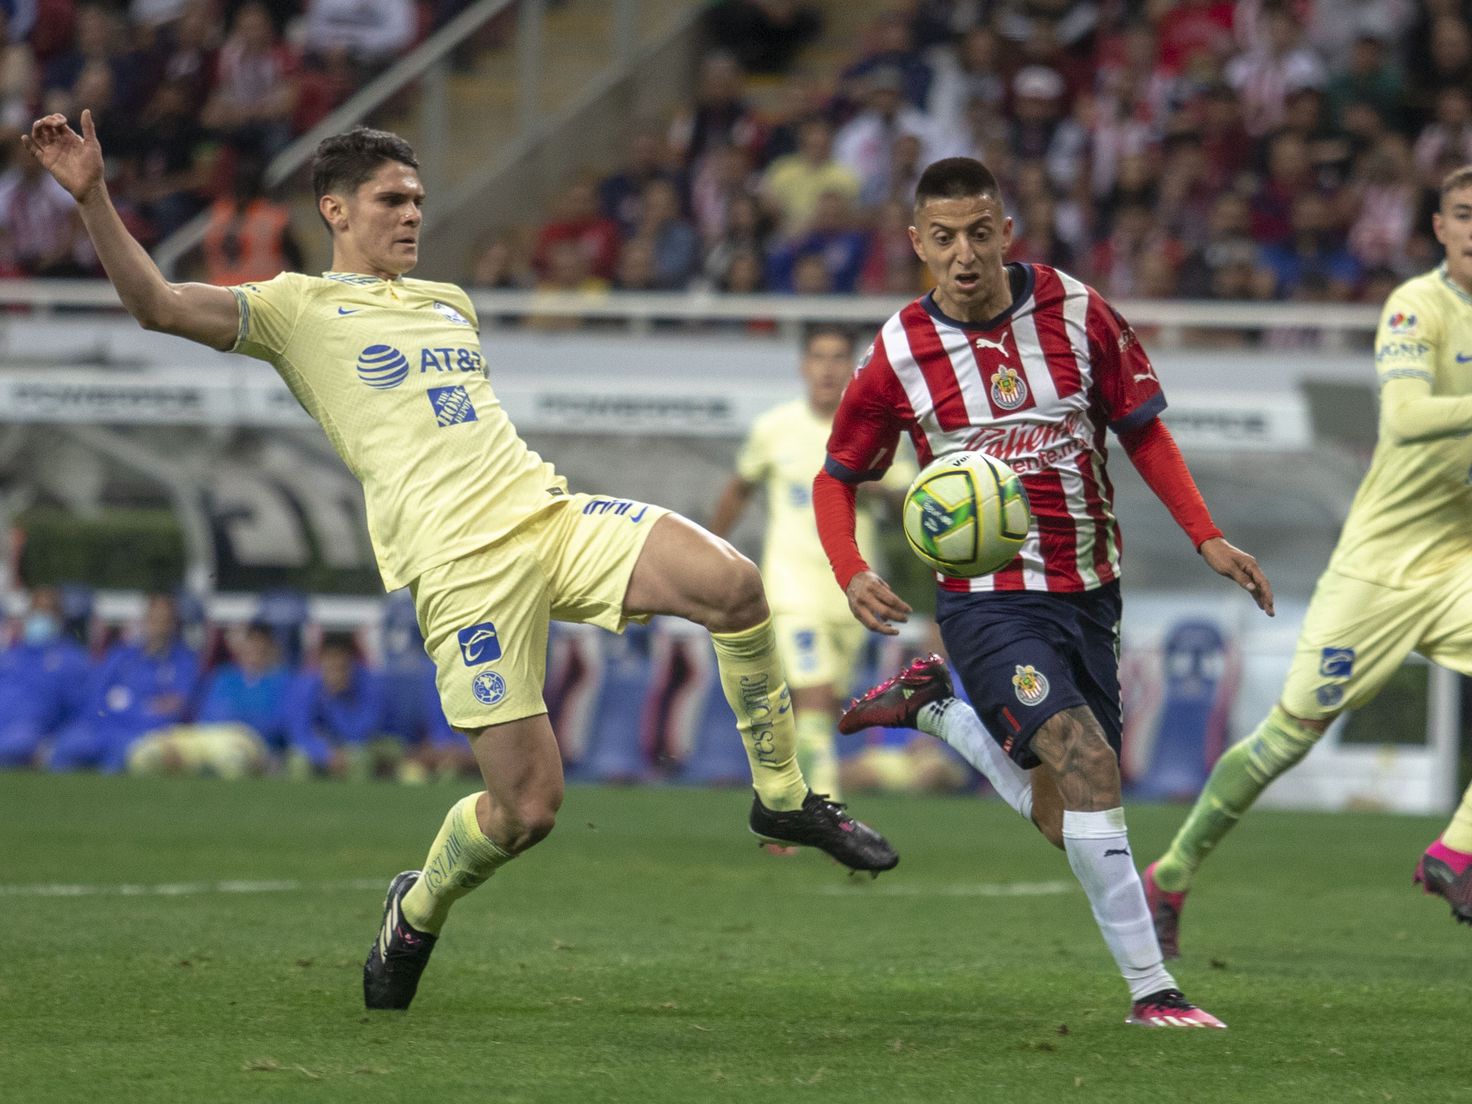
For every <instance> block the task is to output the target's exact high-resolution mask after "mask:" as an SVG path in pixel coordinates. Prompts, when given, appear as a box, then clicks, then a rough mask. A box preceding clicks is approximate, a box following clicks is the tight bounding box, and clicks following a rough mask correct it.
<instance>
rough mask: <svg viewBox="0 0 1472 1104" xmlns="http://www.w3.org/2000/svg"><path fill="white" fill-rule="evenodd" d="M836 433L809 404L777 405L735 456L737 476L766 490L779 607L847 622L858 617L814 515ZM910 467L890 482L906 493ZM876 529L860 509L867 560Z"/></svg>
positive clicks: (766, 551)
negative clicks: (817, 482) (837, 581)
mask: <svg viewBox="0 0 1472 1104" xmlns="http://www.w3.org/2000/svg"><path fill="white" fill-rule="evenodd" d="M831 430H832V422H830V421H829V420H828V419H826V418H822V417H819V416H818V415H817V414H815V413H813V409H812V407H811V406H809V405H808V403H807V400H806V399H797V400H794V401H793V402H789V403H783V404H782V405H781V406H777V407H773V408H772V409H771V410H768V411H767V412H766V413H764V414H762V415H761V416H760V417H759V418H757V419H756V421H755V422H753V423H752V427H751V432H750V433H749V434H747V437H746V440H745V442H744V443H743V444H742V446H741V451H740V452H739V453H738V454H737V457H736V474H737V475H739V476H740V477H741V478H742V479H743V480H745V481H746V482H747V483H753V484H760V485H761V486H762V488H763V489H764V491H765V493H766V499H767V526H766V538H765V540H764V542H763V547H762V580H763V582H764V583H765V584H766V588H767V600H768V602H770V603H771V606H772V609H773V610H775V611H776V612H778V613H786V614H798V615H807V616H812V617H816V618H819V619H821V620H825V621H843V622H847V621H849V620H850V619H851V618H852V616H853V615H852V614H851V613H850V612H849V608H848V599H847V597H845V595H844V593H843V591H841V590H840V589H838V587H837V586H835V585H834V583H833V572H832V570H830V568H829V567H828V557H827V555H826V554H825V553H824V552H823V545H822V543H821V542H820V541H819V539H818V524H817V520H816V518H815V517H814V515H813V477H814V476H815V475H817V474H818V471H819V470H820V469H821V468H822V466H823V457H824V453H825V449H826V446H827V443H828V434H829V433H830V432H831ZM904 468H905V465H898V466H896V467H895V468H893V469H891V473H890V475H889V476H888V477H887V478H886V482H887V484H888V485H890V486H894V485H895V480H897V479H898V480H901V482H900V483H899V487H900V489H903V488H904V486H906V485H907V482H908V474H907V473H906V472H905V470H903V469H904ZM910 474H912V473H910ZM875 532H876V524H875V520H874V517H873V514H872V512H871V511H869V510H867V509H860V510H859V511H858V517H857V519H856V525H855V536H856V538H857V540H858V543H859V548H860V550H861V551H863V553H864V555H865V556H869V555H870V554H871V553H872V552H873V550H874V547H875V544H876V541H875Z"/></svg>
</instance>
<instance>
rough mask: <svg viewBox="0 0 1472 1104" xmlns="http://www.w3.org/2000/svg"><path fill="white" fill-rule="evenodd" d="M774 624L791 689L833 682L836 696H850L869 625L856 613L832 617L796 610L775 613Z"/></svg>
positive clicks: (829, 684) (803, 688)
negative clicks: (830, 618) (859, 619)
mask: <svg viewBox="0 0 1472 1104" xmlns="http://www.w3.org/2000/svg"><path fill="white" fill-rule="evenodd" d="M772 627H773V628H774V629H775V630H776V633H777V652H778V654H779V655H780V656H781V657H782V669H783V671H785V672H786V674H787V685H788V687H789V688H790V689H793V690H806V689H807V688H809V687H811V686H831V687H833V693H834V695H835V696H837V697H845V696H847V694H848V692H849V690H851V689H852V688H853V678H854V665H855V664H856V663H857V662H858V657H859V652H860V651H861V650H862V649H863V647H864V639H865V637H866V636H867V635H868V632H869V630H868V629H866V628H864V626H863V625H861V624H859V623H858V622H857V621H855V620H854V619H853V618H852V617H845V618H844V619H843V620H841V621H830V620H820V619H817V618H813V617H805V616H802V615H801V614H795V613H774V614H773V615H772Z"/></svg>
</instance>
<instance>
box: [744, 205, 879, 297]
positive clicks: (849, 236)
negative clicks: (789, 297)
mask: <svg viewBox="0 0 1472 1104" xmlns="http://www.w3.org/2000/svg"><path fill="white" fill-rule="evenodd" d="M866 244H867V243H866V241H865V238H864V234H863V233H862V231H860V230H859V229H858V227H857V226H856V225H855V223H854V217H853V208H852V205H851V204H850V203H849V201H848V198H847V197H846V196H845V195H844V194H843V193H841V192H824V193H823V194H822V195H821V196H819V197H818V206H817V208H816V210H815V211H814V212H813V217H812V219H811V220H810V221H809V223H808V228H807V230H805V231H804V232H802V233H800V234H798V235H796V236H795V237H791V238H786V239H783V240H780V241H779V242H778V243H777V244H776V245H775V246H774V247H773V248H772V251H771V256H770V258H769V259H768V262H767V287H768V288H769V289H770V290H771V291H787V292H797V293H798V294H802V293H801V292H799V291H798V284H799V281H798V276H797V271H798V267H799V266H800V265H802V264H804V263H805V262H807V261H808V260H809V259H810V258H817V259H818V261H819V262H820V263H821V264H822V266H823V269H824V271H825V272H826V274H827V279H826V280H824V281H822V284H823V285H824V291H823V294H827V293H829V292H842V293H852V292H853V291H854V290H855V289H856V288H857V286H858V282H859V268H860V266H861V265H862V264H863V262H864V248H865V245H866ZM810 275H811V274H810Z"/></svg>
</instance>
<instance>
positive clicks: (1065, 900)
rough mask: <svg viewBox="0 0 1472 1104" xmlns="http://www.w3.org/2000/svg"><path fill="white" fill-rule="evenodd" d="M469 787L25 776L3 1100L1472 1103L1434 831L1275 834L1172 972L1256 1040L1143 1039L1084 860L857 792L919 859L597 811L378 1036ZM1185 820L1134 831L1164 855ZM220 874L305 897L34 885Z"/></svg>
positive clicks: (6, 853)
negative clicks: (379, 989) (388, 941)
mask: <svg viewBox="0 0 1472 1104" xmlns="http://www.w3.org/2000/svg"><path fill="white" fill-rule="evenodd" d="M464 792H465V787H463V786H459V787H450V788H444V787H419V788H412V787H390V786H371V785H360V786H352V785H329V784H318V785H297V786H293V785H289V784H286V783H280V782H275V781H264V782H252V783H237V784H233V785H232V784H227V783H213V782H181V781H168V780H132V779H100V778H92V777H61V778H55V777H38V776H31V775H0V837H3V849H0V907H3V909H4V915H5V919H6V923H5V931H6V940H5V952H4V960H3V966H0V1085H3V1086H4V1089H3V1093H0V1095H3V1096H4V1097H5V1099H9V1100H16V1101H22V1100H24V1101H74V1100H76V1101H81V1100H86V1101H89V1102H90V1101H96V1100H101V1099H105V1100H108V1101H147V1102H150V1104H158V1102H160V1101H176V1100H177V1101H199V1100H210V1101H237V1100H240V1101H245V1100H251V1101H254V1100H304V1101H356V1100H370V1099H371V1100H373V1101H394V1100H406V1101H414V1102H416V1104H429V1102H435V1101H458V1100H491V1101H497V1102H498V1104H517V1102H522V1101H527V1102H531V1101H538V1102H540V1101H569V1102H579V1104H583V1102H599V1101H637V1102H639V1104H658V1102H662V1101H671V1102H674V1101H679V1102H681V1104H688V1102H697V1104H698V1102H703V1101H724V1100H743V1101H744V1100H751V1101H758V1100H760V1101H774V1100H780V1101H784V1102H785V1101H804V1100H810V1101H819V1100H823V1101H843V1102H844V1104H858V1102H864V1101H874V1102H885V1104H892V1102H896V1101H949V1100H966V1101H977V1100H984V1101H998V1102H1030V1101H1049V1102H1052V1101H1062V1100H1078V1101H1095V1100H1097V1101H1108V1102H1110V1104H1122V1102H1129V1101H1152V1102H1158V1101H1161V1100H1171V1101H1210V1102H1217V1101H1252V1102H1259V1101H1329V1100H1333V1101H1347V1100H1369V1101H1386V1100H1403V1101H1424V1100H1465V1099H1468V1097H1469V1089H1468V1081H1467V1074H1466V1067H1465V1065H1464V1064H1463V1063H1462V1062H1461V1060H1460V1055H1461V1053H1462V1047H1461V1045H1460V1043H1461V1040H1462V1038H1463V1032H1462V1028H1461V1027H1460V1026H1459V1025H1460V1020H1459V1019H1457V1016H1458V1014H1459V1011H1460V1010H1462V1009H1464V1008H1465V1007H1466V1005H1465V1003H1464V1002H1465V1000H1466V994H1467V963H1468V958H1469V951H1472V947H1469V940H1472V932H1469V931H1467V930H1466V929H1465V928H1458V927H1457V926H1456V925H1454V924H1453V922H1452V921H1451V919H1450V916H1449V914H1448V910H1447V908H1446V906H1445V904H1444V903H1443V902H1441V901H1440V900H1435V901H1433V900H1430V899H1423V898H1421V897H1419V896H1417V895H1416V894H1415V893H1414V892H1412V888H1411V886H1410V875H1411V871H1412V869H1413V867H1414V864H1415V860H1416V856H1417V854H1418V853H1419V851H1420V850H1421V848H1422V847H1423V846H1424V845H1425V844H1426V843H1427V842H1428V841H1429V840H1430V839H1431V838H1432V837H1433V835H1434V834H1435V832H1436V830H1437V828H1438V824H1437V823H1435V822H1433V821H1431V820H1428V819H1417V818H1408V817H1390V816H1378V815H1373V814H1343V815H1334V816H1329V815H1313V814H1284V813H1274V812H1268V811H1259V812H1256V813H1253V814H1252V815H1250V816H1249V817H1248V818H1247V819H1246V820H1245V821H1244V823H1243V824H1242V826H1241V827H1240V828H1239V829H1238V831H1237V832H1236V833H1235V834H1234V835H1233V837H1232V838H1231V839H1230V840H1229V841H1228V842H1227V843H1226V844H1225V845H1224V846H1223V848H1222V850H1221V852H1220V854H1218V855H1217V856H1216V857H1215V859H1214V860H1213V861H1212V863H1211V865H1210V867H1209V868H1208V870H1207V872H1206V874H1205V876H1204V878H1203V879H1202V881H1201V883H1200V884H1199V887H1198V892H1197V894H1196V896H1195V897H1193V899H1192V901H1191V903H1190V908H1189V910H1188V912H1187V915H1186V925H1185V927H1184V939H1183V942H1184V947H1185V951H1186V955H1187V957H1186V958H1185V959H1184V960H1183V961H1182V962H1181V963H1180V964H1179V969H1178V971H1177V976H1178V978H1179V979H1180V980H1181V982H1182V985H1183V986H1184V988H1185V989H1186V992H1187V993H1188V994H1189V995H1191V996H1192V997H1194V998H1195V999H1197V1000H1199V1001H1201V1003H1202V1004H1203V1005H1205V1006H1206V1007H1207V1008H1209V1009H1211V1010H1212V1011H1213V1012H1215V1013H1217V1014H1218V1015H1219V1016H1221V1017H1222V1018H1223V1019H1224V1020H1226V1021H1227V1022H1228V1023H1229V1024H1230V1025H1231V1030H1230V1031H1226V1032H1205V1031H1196V1032H1167V1031H1150V1030H1145V1029H1140V1028H1126V1027H1125V1026H1124V1025H1123V1024H1122V1022H1121V1021H1122V1019H1123V1017H1124V1014H1125V1012H1126V1000H1125V993H1124V989H1123V986H1122V983H1121V982H1120V981H1119V979H1118V977H1117V976H1116V975H1115V972H1114V968H1113V964H1112V962H1111V961H1110V960H1109V958H1108V955H1107V952H1106V951H1105V949H1104V947H1103V944H1102V942H1101V940H1100V939H1099V936H1098V934H1097V932H1096V930H1095V928H1094V925H1093V922H1092V920H1091V918H1090V916H1089V911H1088V905H1087V902H1086V900H1085V898H1084V897H1083V894H1082V893H1081V892H1079V891H1078V890H1077V889H1076V888H1073V883H1072V878H1071V876H1070V874H1069V870H1068V865H1067V862H1066V860H1065V859H1064V857H1063V855H1062V854H1061V853H1057V852H1054V851H1053V850H1052V849H1051V848H1049V847H1047V846H1046V845H1045V844H1044V843H1043V842H1042V840H1041V839H1040V838H1039V837H1037V836H1036V834H1035V833H1033V832H1032V831H1031V830H1030V829H1028V828H1026V827H1025V826H1024V825H1023V824H1021V823H1020V822H1019V821H1018V820H1017V818H1016V816H1015V815H1014V814H1013V813H1012V812H1011V811H1010V810H1008V809H1006V808H1004V807H1003V806H1001V804H1000V803H999V802H996V801H979V800H974V799H903V798H866V799H863V800H861V801H858V802H856V803H855V805H856V808H855V812H857V813H858V814H859V815H860V816H861V817H864V818H867V819H869V820H871V822H873V823H874V824H876V825H878V826H879V827H881V828H882V829H883V830H884V831H885V832H886V833H887V834H888V835H889V837H890V839H891V840H892V841H893V842H894V843H895V844H896V846H897V847H898V848H899V849H900V852H901V854H902V856H903V858H902V861H901V863H900V866H899V868H898V869H897V870H896V871H894V872H892V873H890V874H886V875H884V876H883V877H882V878H880V879H879V880H878V881H875V882H870V881H869V880H868V879H867V878H865V879H863V880H862V881H860V880H856V879H855V880H851V879H849V878H848V877H846V876H845V874H844V873H843V872H842V871H841V870H840V869H839V868H838V867H836V866H834V865H832V864H831V863H829V862H828V861H827V860H826V859H824V858H823V857H821V856H819V855H816V854H813V853H804V854H802V855H799V856H796V857H793V858H776V857H771V856H768V855H765V854H764V853H762V852H761V851H760V850H759V849H758V847H757V846H756V843H755V841H754V840H753V839H752V838H751V837H750V836H749V835H748V834H747V832H746V828H745V813H746V808H747V804H748V801H749V797H748V796H747V794H746V793H744V792H740V791H693V790H678V789H651V790H604V789H593V788H576V787H575V788H572V789H570V790H569V792H568V795H567V800H566V802H565V804H564V807H563V811H562V816H561V820H560V823H559V827H558V830H557V831H556V832H555V833H554V834H553V835H552V837H551V838H550V839H549V840H548V841H547V842H546V843H544V844H543V845H541V846H540V847H538V848H537V849H536V850H535V851H534V852H532V853H531V854H530V855H528V856H527V857H525V858H524V859H521V860H519V861H518V862H516V863H514V864H513V865H511V866H510V867H508V868H506V869H505V870H503V871H502V872H501V873H500V874H498V875H497V877H496V878H495V879H494V880H493V881H491V882H490V883H489V884H488V885H487V886H486V887H484V888H483V889H481V890H479V891H477V892H476V893H475V894H473V895H472V896H471V897H469V898H467V899H466V900H464V901H462V902H461V903H460V904H459V905H458V906H457V907H456V910H455V912H454V914H453V915H452V917H451V920H450V923H449V925H448V926H447V928H446V934H445V938H444V940H443V941H442V943H441V945H440V947H439V948H438V950H437V951H436V953H435V958H434V961H433V962H432V963H431V965H430V967H429V970H428V972H427V973H426V975H425V980H424V983H423V985H422V986H421V989H420V993H419V997H418V1000H417V1002H416V1004H415V1007H414V1008H413V1010H412V1011H410V1012H409V1013H407V1014H394V1013H373V1014H368V1013H365V1012H364V1011H363V1008H362V1003H361V984H360V969H361V964H362V960H363V957H364V954H365V952H366V950H367V946H368V943H369V941H370V939H371V938H372V935H373V932H374V930H375V928H376V926H377V924H378V920H379V914H380V909H381V903H382V892H383V886H384V885H386V884H387V882H388V879H389V878H390V876H391V875H393V874H394V873H395V872H396V871H398V870H400V869H403V868H406V867H411V866H415V865H417V864H418V863H419V862H420V861H421V859H422V856H423V851H424V849H425V847H426V846H427V844H428V842H429V840H430V838H431V837H432V836H433V835H434V832H435V830H436V828H437V827H438V825H439V822H440V819H441V817H442V816H443V813H444V810H445V809H446V808H447V807H448V806H449V804H450V803H451V801H453V800H454V799H455V798H456V797H458V796H459V795H460V794H462V793H464ZM1182 812H1183V810H1181V809H1178V808H1162V807H1148V806H1147V807H1136V808H1134V809H1132V810H1131V814H1130V825H1131V830H1132V836H1133V842H1134V845H1135V848H1136V852H1137V855H1136V858H1137V859H1138V860H1139V861H1140V863H1141V864H1143V862H1145V861H1148V857H1149V856H1153V855H1154V854H1155V853H1156V852H1157V851H1158V850H1159V849H1160V847H1161V846H1162V845H1163V844H1164V843H1165V841H1166V839H1167V838H1168V835H1169V833H1170V831H1171V830H1173V828H1174V826H1175V825H1176V824H1177V823H1178V822H1179V820H1180V818H1181V815H1182ZM225 879H242V880H258V881H259V880H286V881H288V882H291V881H295V882H296V883H297V884H298V887H297V888H295V889H284V890H277V891H274V892H261V891H253V892H213V891H212V892H189V893H179V894H177V895H172V896H170V895H160V894H158V893H152V892H150V893H139V894H135V895H119V894H117V893H110V894H102V893H95V894H88V895H79V896H40V895H37V890H36V889H35V888H30V889H27V888H26V887H36V886H40V885H45V884H57V883H62V884H81V885H86V886H92V887H102V886H112V887H115V886H117V885H119V884H123V883H132V884H136V885H158V884H161V883H170V884H175V883H216V882H218V881H220V880H225ZM1017 883H1021V884H1022V886H1021V888H1023V889H1026V888H1028V887H1032V889H1033V890H1035V892H1033V893H1031V894H1028V893H1016V892H1015V889H1016V887H1015V885H1014V884H1017ZM1007 886H1014V889H1013V890H1011V891H1009V890H1006V889H1002V888H998V887H1007ZM186 888H188V887H186ZM257 888H259V887H257ZM1008 892H1011V893H1012V894H1013V895H1006V894H1007V893H1008Z"/></svg>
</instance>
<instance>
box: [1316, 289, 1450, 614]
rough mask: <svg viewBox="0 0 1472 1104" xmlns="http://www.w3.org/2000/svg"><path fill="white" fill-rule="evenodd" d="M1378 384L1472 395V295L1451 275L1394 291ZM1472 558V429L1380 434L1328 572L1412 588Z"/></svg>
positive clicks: (1379, 345) (1378, 341) (1378, 343)
mask: <svg viewBox="0 0 1472 1104" xmlns="http://www.w3.org/2000/svg"><path fill="white" fill-rule="evenodd" d="M1375 373H1376V375H1377V376H1378V377H1379V382H1380V383H1381V385H1384V384H1385V383H1387V382H1389V381H1391V380H1396V379H1411V380H1418V381H1422V382H1424V383H1425V384H1426V385H1427V386H1428V387H1429V389H1430V394H1432V395H1448V396H1457V395H1467V394H1472V296H1469V295H1468V294H1467V293H1466V292H1465V291H1463V290H1462V289H1461V288H1459V287H1457V286H1456V285H1455V284H1453V283H1452V282H1451V280H1450V279H1449V278H1448V277H1447V275H1446V270H1445V268H1444V267H1443V268H1440V269H1436V270H1434V271H1432V272H1427V273H1424V274H1423V275H1421V276H1417V277H1415V278H1413V279H1411V280H1408V281H1406V282H1405V283H1404V284H1402V285H1401V286H1400V287H1398V288H1396V289H1395V291H1393V292H1392V293H1391V294H1390V298H1389V299H1387V300H1386V302H1385V309H1384V311H1383V312H1382V313H1381V316H1380V327H1379V330H1378V331H1377V332H1376V335H1375ZM1469 559H1472V425H1469V426H1468V427H1467V432H1465V433H1461V434H1457V435H1455V436H1442V437H1436V438H1428V439H1426V440H1422V441H1400V440H1396V439H1395V437H1394V435H1393V434H1391V433H1388V432H1386V428H1385V425H1384V413H1383V412H1382V414H1381V426H1380V436H1379V439H1378V441H1377V442H1376V444H1375V453H1374V456H1373V458H1372V459H1371V461H1370V470H1369V471H1368V472H1367V473H1366V474H1365V477H1364V479H1363V480H1362V481H1361V482H1360V487H1359V490H1358V491H1357V492H1356V493H1355V497H1354V502H1353V504H1352V505H1351V506H1350V508H1349V516H1348V517H1347V518H1345V521H1344V528H1343V530H1342V531H1341V532H1340V535H1339V544H1338V545H1337V546H1336V548H1335V550H1334V555H1333V557H1332V558H1331V559H1330V561H1329V567H1330V568H1331V569H1332V570H1334V571H1338V572H1340V573H1341V574H1345V575H1350V576H1353V577H1355V578H1359V579H1364V580H1366V581H1369V582H1374V583H1380V584H1382V585H1385V586H1392V587H1401V586H1411V585H1414V584H1415V583H1417V582H1419V581H1422V580H1425V579H1428V578H1431V577H1433V576H1435V575H1438V574H1440V573H1441V572H1443V571H1446V570H1448V569H1449V568H1451V567H1453V566H1455V565H1457V564H1462V565H1466V564H1467V562H1468V560H1469Z"/></svg>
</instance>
